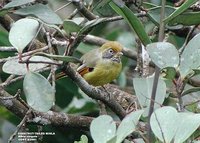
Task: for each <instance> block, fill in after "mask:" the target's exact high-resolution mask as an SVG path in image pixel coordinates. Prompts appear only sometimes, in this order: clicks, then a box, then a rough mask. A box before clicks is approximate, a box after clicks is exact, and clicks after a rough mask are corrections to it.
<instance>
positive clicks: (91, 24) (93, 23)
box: [79, 18, 107, 35]
mask: <svg viewBox="0 0 200 143" xmlns="http://www.w3.org/2000/svg"><path fill="white" fill-rule="evenodd" d="M106 20H107V18H97V19H94V20H91V21H88V22H86V23H85V24H84V26H83V28H81V30H80V31H79V35H80V34H84V33H85V32H87V31H89V30H91V29H92V28H93V27H94V26H97V25H99V24H101V23H103V22H106Z"/></svg>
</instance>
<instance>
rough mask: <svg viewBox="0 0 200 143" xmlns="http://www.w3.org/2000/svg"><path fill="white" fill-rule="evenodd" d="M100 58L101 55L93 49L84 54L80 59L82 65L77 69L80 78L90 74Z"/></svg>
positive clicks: (97, 50)
mask: <svg viewBox="0 0 200 143" xmlns="http://www.w3.org/2000/svg"><path fill="white" fill-rule="evenodd" d="M100 58H101V53H100V51H99V49H93V50H91V51H90V52H88V53H86V54H85V55H83V56H82V57H81V61H82V62H83V63H82V64H81V65H80V66H79V67H78V68H77V72H78V73H79V74H80V75H82V76H83V75H84V74H86V73H88V72H92V71H93V69H94V67H95V66H96V64H97V61H98V60H100Z"/></svg>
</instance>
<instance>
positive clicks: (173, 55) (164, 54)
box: [147, 42, 179, 69]
mask: <svg viewBox="0 0 200 143" xmlns="http://www.w3.org/2000/svg"><path fill="white" fill-rule="evenodd" d="M147 52H148V53H149V56H150V58H151V59H152V61H153V62H154V63H155V64H156V65H157V66H158V67H159V68H161V69H163V68H166V67H174V68H177V66H178V64H179V54H178V50H177V49H176V47H175V46H174V45H172V44H171V43H168V42H156V43H151V44H148V45H147Z"/></svg>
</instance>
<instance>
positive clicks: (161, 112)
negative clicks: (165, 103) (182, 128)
mask: <svg viewBox="0 0 200 143" xmlns="http://www.w3.org/2000/svg"><path fill="white" fill-rule="evenodd" d="M178 119H179V117H178V112H177V111H176V109H175V108H173V107H162V108H159V109H157V110H155V111H154V112H153V114H152V115H151V118H150V125H151V129H152V131H153V133H154V134H155V135H156V137H158V139H159V140H161V141H162V142H166V143H170V142H171V141H172V139H173V138H174V136H175V133H176V130H177V127H178V126H177V125H178V123H179V122H178ZM176 143H177V142H176Z"/></svg>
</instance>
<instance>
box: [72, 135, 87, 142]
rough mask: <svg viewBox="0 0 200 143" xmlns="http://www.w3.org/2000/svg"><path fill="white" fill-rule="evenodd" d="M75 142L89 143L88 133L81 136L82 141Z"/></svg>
mask: <svg viewBox="0 0 200 143" xmlns="http://www.w3.org/2000/svg"><path fill="white" fill-rule="evenodd" d="M74 143H88V138H87V136H86V135H82V136H81V140H80V141H75V142H74Z"/></svg>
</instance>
